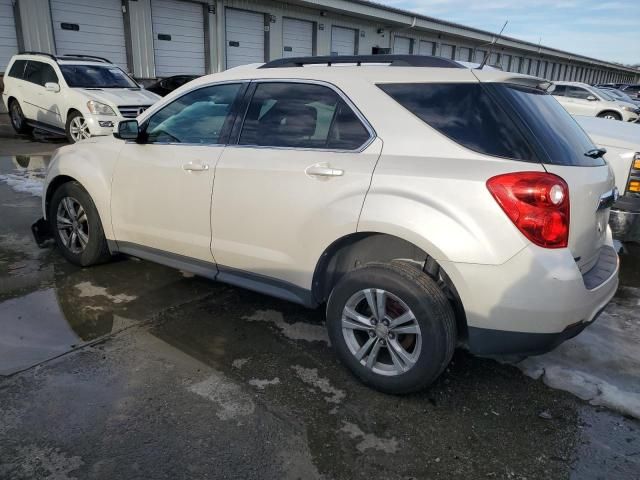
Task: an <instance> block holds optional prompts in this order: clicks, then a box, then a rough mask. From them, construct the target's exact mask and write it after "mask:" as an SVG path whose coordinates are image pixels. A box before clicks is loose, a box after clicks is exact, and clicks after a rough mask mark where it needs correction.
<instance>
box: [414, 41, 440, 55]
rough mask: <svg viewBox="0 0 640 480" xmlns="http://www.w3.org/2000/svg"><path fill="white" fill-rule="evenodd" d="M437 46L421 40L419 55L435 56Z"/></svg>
mask: <svg viewBox="0 0 640 480" xmlns="http://www.w3.org/2000/svg"><path fill="white" fill-rule="evenodd" d="M435 46H436V44H435V43H434V42H428V41H426V40H420V49H419V51H418V53H419V54H420V55H430V56H431V55H433V51H434V49H435Z"/></svg>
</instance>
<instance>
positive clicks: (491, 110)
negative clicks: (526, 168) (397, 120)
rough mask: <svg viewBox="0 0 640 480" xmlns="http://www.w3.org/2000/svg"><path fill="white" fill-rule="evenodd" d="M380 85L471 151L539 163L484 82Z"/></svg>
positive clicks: (437, 128) (412, 111)
mask: <svg viewBox="0 0 640 480" xmlns="http://www.w3.org/2000/svg"><path fill="white" fill-rule="evenodd" d="M378 86H379V87H380V88H381V89H382V90H383V91H384V92H386V93H387V94H388V95H390V96H391V97H392V98H393V99H395V100H396V101H397V102H398V103H400V104H401V105H402V106H403V107H405V108H406V109H407V110H409V111H410V112H411V113H413V114H414V115H416V116H417V117H418V118H420V119H421V120H422V121H424V122H425V123H427V124H429V125H430V126H431V127H433V128H435V129H436V130H438V131H439V132H440V133H442V134H444V135H446V136H447V137H449V138H450V139H451V140H453V141H454V142H456V143H459V144H460V145H463V146H465V147H467V148H469V149H470V150H474V151H476V152H479V153H484V154H486V155H492V156H496V157H505V158H513V159H516V160H525V161H537V157H536V155H535V153H534V152H533V150H532V149H531V147H530V146H529V143H528V142H527V140H526V138H525V137H524V135H523V134H522V133H521V132H520V131H519V130H518V128H517V127H516V125H515V124H514V122H513V121H511V119H510V118H509V117H508V116H507V114H506V113H505V112H504V110H503V109H502V108H501V107H500V105H498V104H497V102H496V101H495V100H494V99H493V98H492V96H491V95H490V94H489V92H487V91H486V89H484V88H483V87H482V85H480V83H442V84H439V83H402V84H397V83H394V84H383V85H378Z"/></svg>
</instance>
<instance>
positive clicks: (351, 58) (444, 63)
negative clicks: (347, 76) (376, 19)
mask: <svg viewBox="0 0 640 480" xmlns="http://www.w3.org/2000/svg"><path fill="white" fill-rule="evenodd" d="M344 63H355V64H356V65H357V66H362V65H363V64H367V63H374V64H381V63H382V64H384V63H388V64H389V66H390V67H436V68H464V67H463V66H461V65H460V64H458V62H456V61H454V60H451V59H448V58H442V57H431V56H425V55H392V54H384V55H327V56H320V57H291V58H280V59H278V60H272V61H270V62H267V63H265V64H264V65H262V66H261V67H258V68H292V67H303V66H305V65H324V64H326V65H327V66H329V67H330V66H331V65H338V64H344Z"/></svg>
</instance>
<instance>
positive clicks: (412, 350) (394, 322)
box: [327, 262, 456, 394]
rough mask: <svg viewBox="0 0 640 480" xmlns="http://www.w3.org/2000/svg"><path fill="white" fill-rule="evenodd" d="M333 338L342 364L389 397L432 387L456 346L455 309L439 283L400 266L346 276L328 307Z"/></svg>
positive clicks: (373, 268)
mask: <svg viewBox="0 0 640 480" xmlns="http://www.w3.org/2000/svg"><path fill="white" fill-rule="evenodd" d="M327 328H328V331H329V337H330V339H331V342H332V344H333V346H334V349H335V350H336V352H337V354H338V356H339V357H340V359H341V360H342V362H343V363H344V364H345V365H346V366H347V367H348V368H349V369H350V370H351V371H352V372H353V373H354V374H355V375H356V376H357V377H358V378H359V379H360V380H362V381H363V382H364V383H366V384H367V385H369V386H371V387H373V388H376V389H378V390H381V391H383V392H387V393H395V394H399V393H408V392H412V391H416V390H420V389H422V388H424V387H426V386H428V385H429V384H431V383H432V382H433V381H434V380H435V379H436V378H437V377H438V376H439V375H440V374H441V373H442V371H443V370H444V368H445V367H446V366H447V365H448V363H449V361H450V360H451V357H452V355H453V351H454V348H455V344H456V323H455V317H454V313H453V309H452V308H451V305H450V304H449V301H448V300H447V297H446V296H445V294H444V292H443V291H442V290H441V289H440V288H439V287H438V285H437V284H436V282H435V281H434V280H432V279H431V278H430V277H429V276H428V275H426V274H425V273H424V272H422V271H421V270H420V269H418V268H416V267H414V266H412V265H410V264H406V263H402V262H392V263H388V264H387V263H385V264H383V263H372V264H368V265H366V266H365V267H362V268H359V269H357V270H354V271H352V272H349V273H347V274H346V275H345V276H344V277H343V278H342V279H341V280H340V282H339V283H338V284H337V285H336V287H335V288H334V289H333V291H332V293H331V296H330V298H329V302H328V305H327Z"/></svg>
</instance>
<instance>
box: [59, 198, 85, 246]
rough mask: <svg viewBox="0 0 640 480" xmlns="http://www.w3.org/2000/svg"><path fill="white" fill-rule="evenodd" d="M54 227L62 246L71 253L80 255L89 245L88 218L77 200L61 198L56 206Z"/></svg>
mask: <svg viewBox="0 0 640 480" xmlns="http://www.w3.org/2000/svg"><path fill="white" fill-rule="evenodd" d="M56 225H57V228H58V233H59V235H60V239H61V240H62V243H63V245H64V246H65V247H66V248H67V249H69V251H70V252H71V253H75V254H79V253H82V252H83V251H84V249H85V248H86V247H87V244H88V243H89V218H88V217H87V212H86V211H85V210H84V208H83V207H82V205H80V202H78V200H76V199H75V198H73V197H63V198H62V200H61V201H60V203H59V204H58V211H57V213H56Z"/></svg>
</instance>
